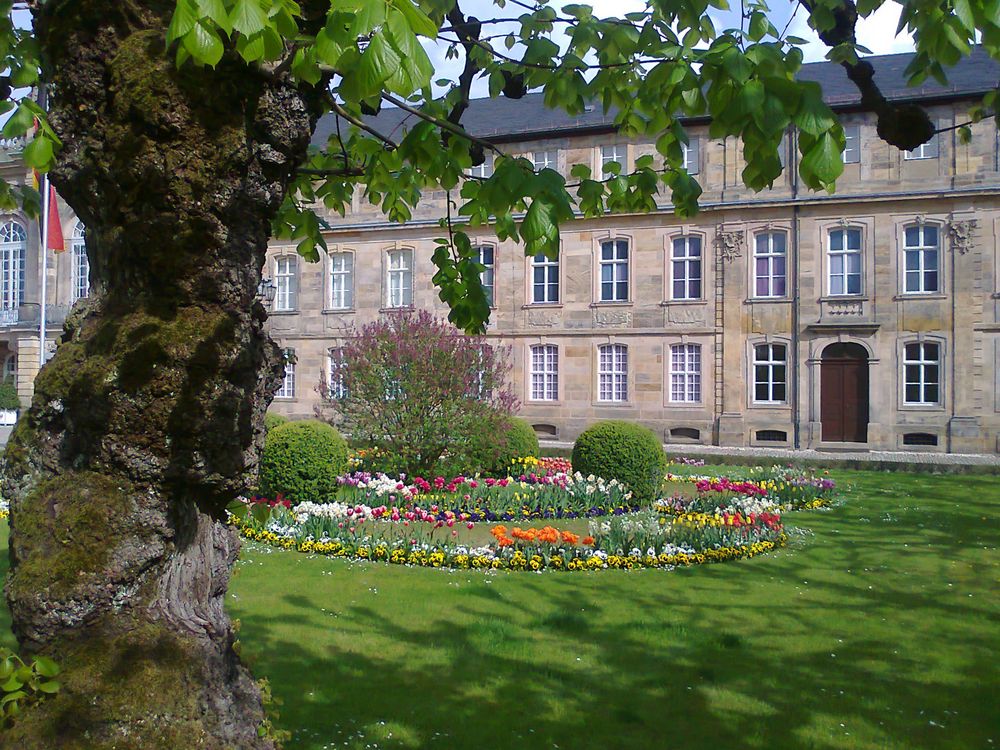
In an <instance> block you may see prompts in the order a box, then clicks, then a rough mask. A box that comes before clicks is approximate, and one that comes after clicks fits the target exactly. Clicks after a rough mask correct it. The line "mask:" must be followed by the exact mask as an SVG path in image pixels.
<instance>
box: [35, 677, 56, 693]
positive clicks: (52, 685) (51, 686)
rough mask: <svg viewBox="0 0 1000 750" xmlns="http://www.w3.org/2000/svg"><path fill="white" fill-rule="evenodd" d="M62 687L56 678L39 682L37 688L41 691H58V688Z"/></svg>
mask: <svg viewBox="0 0 1000 750" xmlns="http://www.w3.org/2000/svg"><path fill="white" fill-rule="evenodd" d="M60 687H62V686H61V685H60V684H59V683H58V682H57V681H56V680H49V681H48V682H43V683H41V684H39V686H38V690H39V691H40V692H42V693H49V694H50V695H51V694H53V693H58V692H59V688H60Z"/></svg>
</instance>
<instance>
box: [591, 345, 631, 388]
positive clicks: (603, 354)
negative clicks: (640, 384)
mask: <svg viewBox="0 0 1000 750" xmlns="http://www.w3.org/2000/svg"><path fill="white" fill-rule="evenodd" d="M597 360H598V361H597V400H598V401H607V402H613V403H625V402H626V401H628V347H626V346H623V345H622V344H605V345H604V346H600V347H598V349H597Z"/></svg>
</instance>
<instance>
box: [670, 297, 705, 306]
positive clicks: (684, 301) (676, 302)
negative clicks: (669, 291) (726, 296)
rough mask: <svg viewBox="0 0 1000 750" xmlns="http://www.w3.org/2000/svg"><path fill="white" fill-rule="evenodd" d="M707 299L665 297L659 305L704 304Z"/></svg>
mask: <svg viewBox="0 0 1000 750" xmlns="http://www.w3.org/2000/svg"><path fill="white" fill-rule="evenodd" d="M707 302H708V300H706V299H704V298H700V299H665V300H663V302H661V303H660V307H672V306H674V305H704V304H706V303H707Z"/></svg>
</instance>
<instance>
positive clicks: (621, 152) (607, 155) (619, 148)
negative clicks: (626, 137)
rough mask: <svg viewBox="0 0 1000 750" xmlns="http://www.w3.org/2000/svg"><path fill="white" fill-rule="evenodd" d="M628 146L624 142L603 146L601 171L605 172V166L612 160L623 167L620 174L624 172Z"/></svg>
mask: <svg viewBox="0 0 1000 750" xmlns="http://www.w3.org/2000/svg"><path fill="white" fill-rule="evenodd" d="M627 148H628V147H627V146H626V145H625V144H623V143H620V144H616V145H614V146H601V172H604V167H605V166H606V165H608V164H611V163H612V162H613V163H615V164H617V165H618V166H620V167H621V170H620V171H619V174H623V173H624V172H625V171H626V168H625V163H626V153H627Z"/></svg>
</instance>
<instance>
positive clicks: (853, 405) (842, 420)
mask: <svg viewBox="0 0 1000 750" xmlns="http://www.w3.org/2000/svg"><path fill="white" fill-rule="evenodd" d="M819 377H820V420H821V421H822V423H823V441H824V442H829V443H867V442H868V352H867V350H866V349H865V348H864V347H863V346H861V345H860V344H850V343H838V344H830V345H829V346H828V347H826V348H825V349H824V350H823V358H822V360H821V363H820V376H819Z"/></svg>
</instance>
